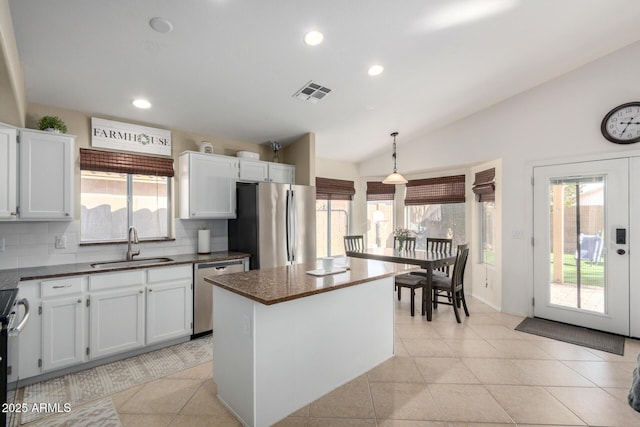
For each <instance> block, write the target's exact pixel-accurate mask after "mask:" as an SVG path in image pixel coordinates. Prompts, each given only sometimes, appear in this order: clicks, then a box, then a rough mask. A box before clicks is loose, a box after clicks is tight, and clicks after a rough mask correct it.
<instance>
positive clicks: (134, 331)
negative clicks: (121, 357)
mask: <svg viewBox="0 0 640 427" xmlns="http://www.w3.org/2000/svg"><path fill="white" fill-rule="evenodd" d="M89 311H90V313H91V314H90V324H91V330H90V333H89V336H90V337H91V345H90V346H89V348H90V350H89V355H90V356H91V358H92V359H96V358H99V357H105V356H110V355H112V354H117V353H123V352H125V351H128V350H134V349H136V348H140V347H142V346H144V290H143V288H142V287H134V288H125V289H117V290H112V291H102V292H95V293H92V294H91V304H90V310H89Z"/></svg>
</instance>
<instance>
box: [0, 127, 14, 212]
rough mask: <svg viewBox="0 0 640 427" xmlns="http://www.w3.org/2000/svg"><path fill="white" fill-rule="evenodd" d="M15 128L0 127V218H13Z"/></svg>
mask: <svg viewBox="0 0 640 427" xmlns="http://www.w3.org/2000/svg"><path fill="white" fill-rule="evenodd" d="M16 135H17V133H16V130H15V129H11V128H3V127H0V219H15V218H16V207H17V206H18V203H17V199H16V192H17V188H18V187H17V185H16V174H17V170H16V169H17V163H16V162H17V159H16V147H17V145H18V143H17V139H16Z"/></svg>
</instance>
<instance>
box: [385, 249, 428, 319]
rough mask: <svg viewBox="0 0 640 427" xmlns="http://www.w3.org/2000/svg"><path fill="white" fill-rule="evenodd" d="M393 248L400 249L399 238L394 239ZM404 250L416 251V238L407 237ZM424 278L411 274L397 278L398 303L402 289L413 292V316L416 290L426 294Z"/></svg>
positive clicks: (413, 313) (400, 275) (412, 313)
mask: <svg viewBox="0 0 640 427" xmlns="http://www.w3.org/2000/svg"><path fill="white" fill-rule="evenodd" d="M393 247H394V249H396V248H397V247H398V238H397V237H394V239H393ZM404 249H406V250H407V251H414V250H415V249H416V238H415V237H407V239H406V240H405V242H404ZM424 286H425V284H424V277H420V276H416V275H412V274H409V273H406V274H399V275H397V276H396V278H395V287H396V290H397V291H398V301H401V298H402V288H407V289H409V290H410V292H411V316H413V315H415V299H416V289H418V288H423V292H424ZM424 309H425V307H424V302H423V304H422V314H424Z"/></svg>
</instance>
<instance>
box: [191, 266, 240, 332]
mask: <svg viewBox="0 0 640 427" xmlns="http://www.w3.org/2000/svg"><path fill="white" fill-rule="evenodd" d="M246 260H248V258H240V259H232V260H226V261H215V262H204V263H199V264H193V277H194V278H195V282H196V285H195V288H194V290H193V335H194V336H196V335H205V334H207V333H209V332H211V331H212V330H213V285H212V284H211V283H207V282H205V281H204V277H206V276H221V275H223V274H229V273H238V272H242V271H245V270H246V266H247V262H246Z"/></svg>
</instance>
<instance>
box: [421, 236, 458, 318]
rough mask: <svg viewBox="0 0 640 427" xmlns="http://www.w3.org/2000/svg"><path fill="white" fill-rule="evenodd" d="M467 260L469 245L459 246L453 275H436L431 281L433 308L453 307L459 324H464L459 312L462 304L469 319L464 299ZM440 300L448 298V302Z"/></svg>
mask: <svg viewBox="0 0 640 427" xmlns="http://www.w3.org/2000/svg"><path fill="white" fill-rule="evenodd" d="M467 258H469V245H468V244H464V245H458V251H457V253H456V261H455V263H454V264H453V274H452V275H451V277H446V276H442V275H434V276H433V279H432V281H431V289H432V292H433V296H432V302H433V308H438V304H444V305H450V306H452V307H453V312H454V313H455V315H456V320H457V321H458V323H462V322H461V321H460V313H459V312H458V308H460V303H462V306H463V308H464V313H465V314H466V316H467V317H469V310H468V309H467V301H466V300H465V298H464V269H465V267H466V265H467ZM440 298H446V301H444V300H440ZM424 304H425V301H424V298H423V305H424Z"/></svg>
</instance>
